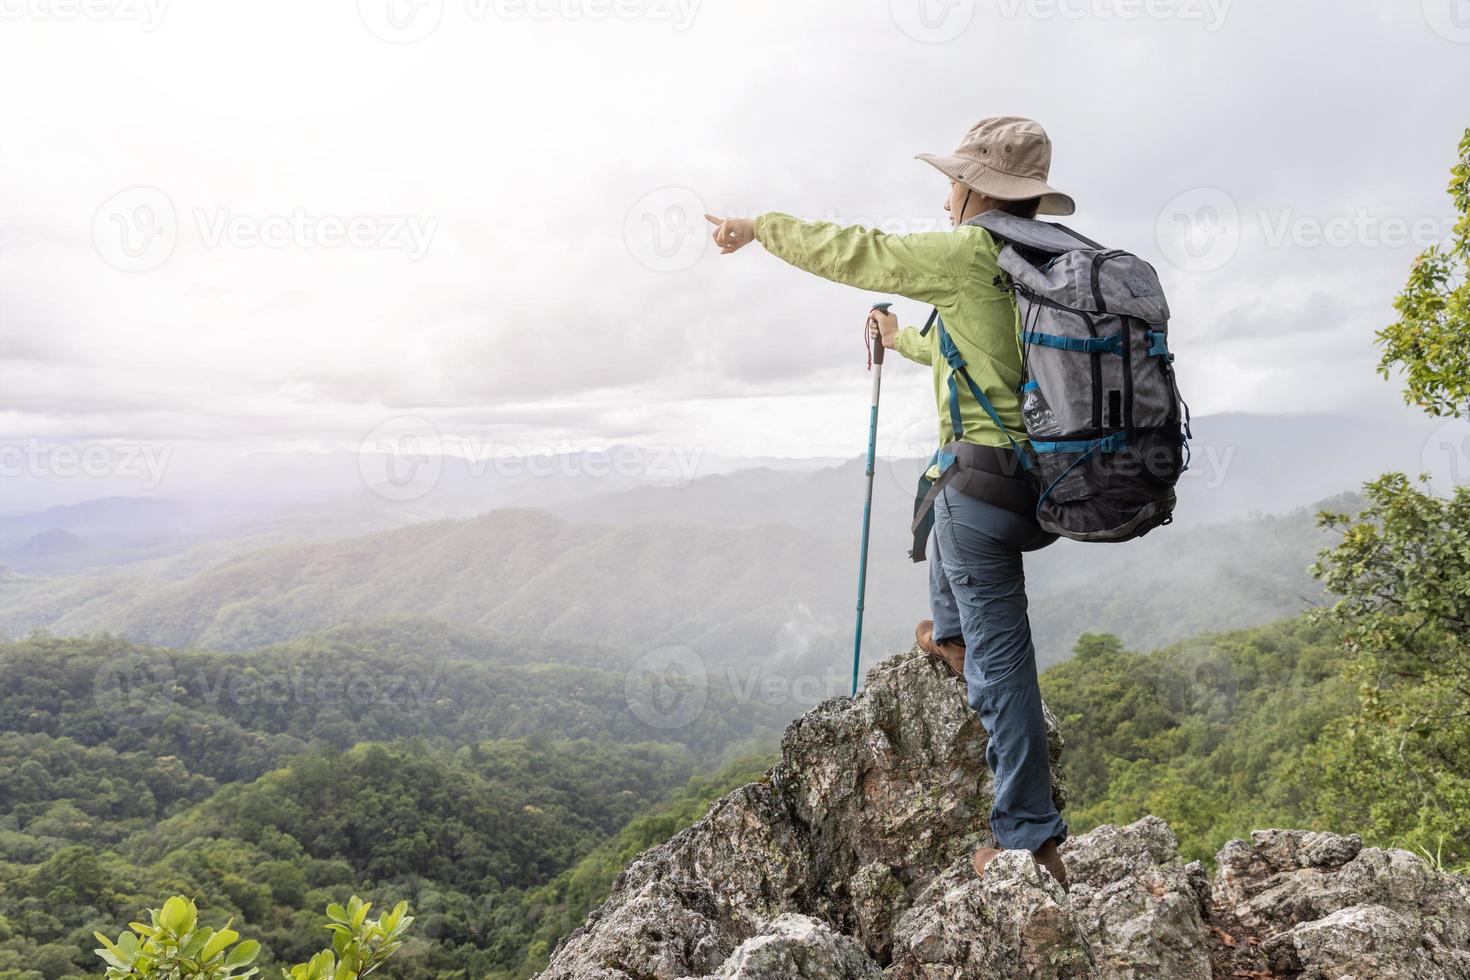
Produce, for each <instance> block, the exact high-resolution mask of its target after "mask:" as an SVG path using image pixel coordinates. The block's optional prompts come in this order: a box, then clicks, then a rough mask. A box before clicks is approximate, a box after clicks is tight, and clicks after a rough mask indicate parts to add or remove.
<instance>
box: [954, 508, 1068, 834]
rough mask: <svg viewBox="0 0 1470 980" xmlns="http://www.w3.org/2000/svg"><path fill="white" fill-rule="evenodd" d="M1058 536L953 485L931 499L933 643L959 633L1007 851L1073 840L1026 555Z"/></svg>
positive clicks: (994, 815)
mask: <svg viewBox="0 0 1470 980" xmlns="http://www.w3.org/2000/svg"><path fill="white" fill-rule="evenodd" d="M1055 540H1056V536H1055V535H1053V534H1048V533H1047V532H1045V531H1043V530H1042V529H1041V526H1040V525H1039V524H1037V523H1036V521H1035V520H1034V519H1033V518H1029V517H1023V516H1021V515H1019V514H1015V513H1012V512H1011V511H1008V510H1005V509H1004V508H1001V507H997V506H995V505H994V504H988V503H985V502H984V501H981V500H976V499H975V498H974V497H969V496H966V495H965V494H963V493H960V492H959V491H957V490H955V489H953V488H952V487H946V488H945V489H944V490H943V491H942V492H941V494H940V496H939V497H938V499H937V500H935V502H934V538H933V544H934V547H933V553H932V554H931V555H930V556H929V604H930V606H931V607H932V610H933V616H934V640H935V642H936V643H937V642H941V641H944V640H949V639H955V638H961V639H963V640H964V644H965V682H966V684H967V685H968V686H969V698H970V707H971V708H973V709H975V711H977V712H978V713H979V714H980V722H981V724H982V725H984V726H985V731H986V732H987V733H989V735H990V740H989V743H988V744H987V746H986V750H985V761H986V764H987V765H989V766H990V771H991V773H992V774H993V775H994V776H995V804H994V806H993V807H992V808H991V810H990V830H991V832H992V833H993V834H995V839H996V841H997V842H998V843H999V844H1000V846H1001V847H1003V848H1006V849H1008V850H1009V849H1013V848H1016V849H1019V848H1025V849H1026V850H1028V851H1035V850H1037V849H1038V848H1040V847H1041V846H1042V845H1043V844H1045V843H1046V841H1047V839H1048V838H1051V837H1055V838H1057V843H1061V842H1062V841H1064V840H1066V839H1067V824H1066V822H1065V821H1063V820H1062V817H1061V814H1059V813H1057V808H1056V806H1055V804H1053V802H1052V796H1051V760H1050V756H1049V754H1048V751H1047V743H1046V724H1045V721H1044V720H1043V717H1042V712H1041V688H1040V686H1039V685H1038V683H1037V677H1036V648H1035V647H1034V646H1033V645H1032V643H1031V622H1030V620H1028V619H1027V618H1026V575H1025V572H1024V571H1023V569H1022V567H1021V555H1022V553H1023V552H1026V551H1035V550H1037V549H1038V548H1044V547H1046V546H1047V545H1049V544H1051V543H1052V542H1053V541H1055Z"/></svg>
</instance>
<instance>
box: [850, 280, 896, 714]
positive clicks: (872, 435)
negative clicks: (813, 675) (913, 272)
mask: <svg viewBox="0 0 1470 980" xmlns="http://www.w3.org/2000/svg"><path fill="white" fill-rule="evenodd" d="M892 305H893V304H892V303H875V304H873V309H875V310H877V311H879V312H880V313H887V312H888V308H889V307H891V306H892ZM874 322H875V321H874V320H873V318H872V317H869V318H868V323H869V324H872V323H874ZM864 339H866V340H867V342H868V349H869V351H870V352H871V356H872V358H873V404H872V408H871V409H870V414H869V416H868V493H867V497H866V498H865V499H864V500H863V543H862V556H861V557H860V558H859V559H858V594H857V627H856V628H855V629H854V630H853V637H852V694H853V697H857V688H858V661H859V660H860V659H861V657H862V650H863V599H864V597H865V596H866V595H867V591H868V526H869V525H870V524H872V522H873V469H874V462H875V460H876V458H877V453H878V391H879V388H880V387H881V386H882V384H883V336H882V334H881V332H880V333H879V335H878V337H877V338H872V337H865V338H864ZM875 340H876V342H875Z"/></svg>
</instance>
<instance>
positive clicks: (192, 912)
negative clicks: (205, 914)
mask: <svg viewBox="0 0 1470 980" xmlns="http://www.w3.org/2000/svg"><path fill="white" fill-rule="evenodd" d="M198 914H199V913H198V910H197V909H195V907H194V903H193V902H191V901H189V900H188V899H187V898H181V897H179V896H178V895H175V896H174V897H173V898H170V899H169V900H168V901H166V902H164V903H163V910H162V911H161V912H160V913H159V916H158V922H159V924H160V925H162V926H163V927H164V928H165V929H168V930H169V931H170V932H173V933H175V934H176V935H182V934H184V933H186V932H188V931H189V930H190V929H192V928H194V921H195V919H196V918H197V917H198Z"/></svg>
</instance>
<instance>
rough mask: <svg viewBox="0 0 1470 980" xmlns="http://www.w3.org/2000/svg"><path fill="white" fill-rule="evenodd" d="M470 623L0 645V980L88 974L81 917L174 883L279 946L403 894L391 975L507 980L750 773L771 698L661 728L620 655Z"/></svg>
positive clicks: (116, 918) (294, 953)
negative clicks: (607, 661) (551, 653)
mask: <svg viewBox="0 0 1470 980" xmlns="http://www.w3.org/2000/svg"><path fill="white" fill-rule="evenodd" d="M414 638H417V639H418V641H420V642H417V643H416V642H414ZM482 639H483V638H482V637H480V636H479V635H477V634H475V633H474V632H473V631H469V632H466V631H461V630H458V629H457V628H452V627H443V626H439V625H435V624H430V623H426V622H422V621H411V622H410V621H396V622H391V623H387V624H383V625H381V626H378V627H372V628H369V627H353V628H343V629H339V630H332V631H328V632H327V633H325V634H322V635H320V636H314V637H308V638H304V639H302V640H299V641H295V642H293V643H291V644H288V645H284V646H279V647H271V648H267V649H263V650H259V651H254V652H251V653H249V654H214V653H205V652H199V651H172V650H162V649H158V648H151V647H142V646H138V645H135V644H131V643H127V642H125V641H123V640H120V639H118V638H115V637H107V636H102V637H94V638H90V639H61V638H56V637H50V636H45V635H38V636H35V637H32V638H31V639H28V640H26V641H22V642H19V643H13V644H9V645H5V646H3V647H0V672H3V676H4V677H5V678H6V681H5V684H4V685H3V688H0V732H3V733H0V977H3V978H5V980H20V978H25V980H54V978H57V977H64V976H73V975H96V974H97V972H98V970H99V969H100V964H99V963H98V961H97V960H96V958H95V957H94V956H93V954H92V952H91V950H92V948H93V947H94V946H95V942H94V941H93V939H92V933H93V931H94V930H99V931H101V932H103V933H106V934H109V935H116V934H117V932H118V931H119V929H120V927H121V926H123V925H125V924H126V923H127V922H128V921H129V920H130V918H135V917H136V916H138V915H139V913H140V910H141V909H142V908H144V907H147V906H150V905H152V904H155V903H156V902H158V901H161V899H162V897H164V896H167V895H170V894H178V895H182V896H186V897H188V898H191V899H193V900H194V901H196V902H197V903H198V905H199V907H200V909H201V910H202V911H207V912H209V913H210V914H211V915H215V914H216V913H218V915H215V917H217V918H223V917H228V916H233V917H235V920H236V926H237V927H245V928H248V930H249V934H250V935H251V936H253V937H255V938H258V939H260V940H262V941H263V943H264V947H263V958H262V962H263V963H264V964H266V965H268V966H269V965H271V964H277V963H287V962H295V961H297V960H300V959H303V958H305V957H307V956H309V955H310V954H311V952H312V951H314V950H315V949H316V948H317V947H318V946H320V945H321V942H320V936H318V935H317V934H316V933H317V931H318V929H319V927H315V926H312V925H311V923H313V922H314V921H315V918H316V914H315V913H314V912H307V911H303V910H309V909H310V910H314V909H319V908H321V907H322V906H324V905H325V904H327V903H329V902H333V901H345V900H346V898H347V896H348V895H350V894H354V893H356V894H363V895H372V896H373V897H374V899H375V901H377V902H378V903H379V904H380V905H382V904H384V903H388V904H391V903H392V902H396V901H398V900H401V899H406V900H408V901H409V902H410V904H411V905H412V907H413V908H414V912H415V915H416V917H417V922H416V923H415V926H414V930H413V932H414V934H413V936H412V938H411V940H410V941H409V943H408V944H407V945H406V946H405V948H404V949H403V950H402V951H401V952H399V953H398V955H397V956H396V957H395V959H394V965H393V970H394V975H397V976H403V977H422V978H429V977H450V976H461V975H463V976H474V977H486V976H505V977H512V976H525V975H528V974H529V972H530V970H531V968H532V967H534V966H535V965H536V963H537V957H538V956H541V955H544V952H545V951H546V950H547V949H548V948H549V946H550V945H551V944H554V942H555V940H556V938H557V937H558V936H560V935H561V934H562V932H563V931H565V930H566V929H569V928H571V927H572V925H574V924H575V923H577V922H580V921H581V919H582V918H583V917H584V916H585V914H586V912H587V910H588V909H589V908H590V905H591V904H595V902H596V901H597V900H599V899H600V896H601V895H602V894H604V893H605V890H606V888H607V887H608V885H609V884H610V882H611V879H612V877H613V876H614V875H615V874H616V871H617V870H618V869H619V868H620V867H621V865H622V862H624V861H625V860H626V859H627V858H628V857H629V856H630V855H631V854H632V853H636V852H637V851H638V850H641V849H642V848H643V847H645V846H647V845H648V844H649V843H652V842H653V841H654V840H655V839H657V838H659V837H660V836H661V835H662V836H667V835H668V834H671V833H672V832H673V831H674V830H675V829H677V828H678V827H680V826H683V825H684V824H687V823H688V822H690V821H692V820H693V819H695V818H696V817H697V816H698V815H699V812H700V811H701V810H702V808H703V807H704V806H706V805H707V804H708V802H709V801H710V800H711V799H713V798H714V797H715V796H717V795H719V794H720V793H722V792H723V791H725V790H727V789H729V788H730V787H731V786H732V785H734V784H736V783H738V782H741V781H745V780H746V779H748V778H753V776H754V775H756V774H758V771H759V770H760V769H761V768H763V763H759V762H748V761H746V762H740V761H736V762H734V763H732V764H731V765H730V766H728V767H726V768H724V769H722V770H721V769H720V764H721V760H723V759H727V758H732V757H739V756H740V753H741V752H742V751H745V750H749V749H750V748H751V747H754V746H762V745H764V746H769V745H770V744H772V740H773V738H774V735H775V733H776V732H777V731H778V730H779V728H780V727H781V725H782V724H784V722H785V721H786V720H787V715H788V714H789V713H790V712H791V710H792V709H791V708H790V706H789V705H784V704H780V703H776V702H769V701H762V700H760V699H754V700H751V699H749V698H746V697H741V696H740V694H739V692H737V691H724V692H721V691H720V690H718V689H717V688H716V687H714V686H713V685H712V686H711V689H710V691H709V692H708V693H707V694H706V696H705V698H704V700H703V702H702V709H701V711H700V713H699V714H698V716H697V719H695V721H697V723H691V724H687V725H682V726H679V727H677V728H663V727H660V726H659V725H657V724H652V725H651V724H649V723H648V721H647V720H645V719H643V718H640V717H639V716H638V712H636V711H633V710H631V709H630V701H629V693H628V689H627V686H626V680H627V675H626V673H625V672H618V673H613V672H608V671H598V670H594V669H590V668H587V667H576V666H570V665H550V664H527V663H523V662H519V661H517V660H515V659H513V658H512V656H511V654H510V652H509V651H503V653H502V654H497V653H496V652H495V651H494V650H491V649H487V648H486V647H485V645H484V644H483V642H482ZM676 683H677V682H676ZM654 720H655V722H656V721H657V718H655V719H654ZM681 740H682V741H681ZM742 747H744V749H743V748H742ZM716 770H719V774H718V775H716V776H714V777H706V776H704V775H701V774H704V773H709V772H714V771H716Z"/></svg>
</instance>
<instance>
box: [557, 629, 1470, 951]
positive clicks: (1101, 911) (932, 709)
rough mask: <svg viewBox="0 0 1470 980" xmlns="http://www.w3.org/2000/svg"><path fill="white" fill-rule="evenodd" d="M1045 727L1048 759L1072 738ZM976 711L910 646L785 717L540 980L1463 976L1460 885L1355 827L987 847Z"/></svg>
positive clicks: (1117, 835) (1148, 824)
mask: <svg viewBox="0 0 1470 980" xmlns="http://www.w3.org/2000/svg"><path fill="white" fill-rule="evenodd" d="M1047 721H1048V725H1049V726H1050V729H1051V735H1052V739H1051V749H1052V766H1053V770H1054V773H1055V774H1056V776H1057V778H1056V786H1057V797H1058V800H1057V802H1058V804H1059V805H1063V804H1064V803H1065V785H1064V783H1063V781H1062V780H1061V778H1060V773H1059V772H1057V771H1056V768H1057V763H1058V760H1059V758H1060V755H1061V751H1062V738H1061V735H1060V733H1059V732H1058V731H1057V729H1056V723H1055V719H1054V718H1052V717H1051V716H1050V715H1048V718H1047ZM985 741H986V735H985V731H984V729H983V728H982V727H981V726H980V723H979V719H978V717H977V716H976V715H975V714H974V712H972V711H971V710H970V709H969V706H968V705H967V704H966V702H965V698H964V690H963V683H962V682H961V681H960V680H959V679H958V678H955V677H953V676H952V675H950V674H949V673H948V671H947V670H946V669H945V668H943V667H942V666H940V665H939V664H938V663H937V662H935V661H933V660H932V659H931V658H929V657H928V656H927V655H926V654H923V653H921V652H919V651H917V650H913V651H910V652H909V653H906V654H902V655H900V656H897V657H892V658H890V659H888V660H886V661H884V662H882V663H881V664H879V665H878V666H876V667H874V668H873V669H872V670H871V671H870V672H869V673H868V676H867V685H866V688H865V689H864V690H863V691H862V693H860V694H859V695H858V696H857V697H856V698H834V699H831V700H829V701H826V702H824V703H822V704H821V705H819V706H817V707H816V708H814V709H813V710H812V711H810V712H808V713H807V714H806V715H804V716H803V717H801V718H799V719H797V720H796V721H795V722H793V723H792V724H791V726H790V727H789V728H788V729H787V731H786V734H785V736H784V738H783V739H782V745H781V761H780V762H779V763H777V764H776V766H774V767H773V768H772V769H771V771H770V773H769V774H768V775H767V776H766V778H764V779H763V780H761V781H760V782H756V783H751V784H749V785H746V786H743V787H741V788H740V789H738V790H736V791H734V792H733V793H730V794H729V795H728V796H726V797H724V798H723V799H721V800H719V801H718V802H716V803H715V804H714V805H713V806H712V807H711V808H710V810H709V812H708V813H707V814H706V815H705V817H704V818H703V819H701V820H700V821H699V822H698V823H696V824H694V825H693V826H691V827H689V828H687V829H686V830H684V831H682V832H681V833H680V834H678V835H677V836H676V837H674V838H673V839H672V840H670V841H668V842H667V843H665V844H662V845H660V846H658V847H655V848H652V849H650V850H649V851H647V852H645V853H644V854H643V855H641V856H640V857H639V858H638V859H637V860H635V861H634V862H633V864H632V865H630V866H629V867H628V868H627V869H626V870H625V871H624V872H623V874H622V875H620V876H619V878H618V880H617V881H616V883H615V884H614V886H613V890H612V894H611V896H610V897H609V899H608V900H607V902H606V903H605V904H604V905H602V906H601V907H600V908H599V909H597V910H596V911H594V912H593V913H592V915H591V916H589V917H588V920H587V922H586V923H585V924H584V925H583V926H581V927H580V928H579V929H577V930H576V931H575V932H573V933H572V934H571V935H569V936H567V937H566V938H565V939H563V940H562V941H561V943H559V944H558V946H557V948H556V950H555V952H554V953H553V955H552V957H551V962H550V965H549V966H548V967H547V969H546V970H545V971H543V972H542V973H541V974H540V975H539V976H540V977H541V978H542V980H716V978H718V980H794V978H806V980H827V978H831V980H839V978H842V980H941V978H943V980H952V978H976V980H980V978H985V980H992V978H1023V977H1024V978H1042V980H1050V978H1070V977H1102V978H1119V980H1123V978H1127V980H1145V978H1160V980H1209V978H1227V977H1228V978H1255V980H1267V978H1273V977H1281V978H1301V980H1329V978H1341V980H1349V978H1352V980H1397V978H1403V980H1410V978H1412V980H1450V978H1460V980H1470V882H1467V881H1466V879H1464V878H1462V877H1460V876H1457V875H1453V874H1445V873H1441V872H1438V871H1436V870H1434V869H1432V868H1431V867H1430V866H1429V865H1427V864H1426V863H1425V862H1424V861H1422V860H1420V859H1419V858H1418V857H1416V856H1415V855H1413V854H1410V853H1409V852H1407V851H1399V850H1381V849H1377V848H1364V847H1363V846H1362V843H1361V841H1360V840H1359V839H1358V838H1357V837H1356V836H1341V835H1337V834H1328V833H1317V832H1310V831H1301V830H1263V831H1257V832H1255V833H1254V834H1252V835H1251V839H1250V840H1249V841H1244V840H1235V841H1231V842H1230V843H1229V844H1227V845H1226V846H1225V848H1224V849H1223V850H1222V851H1220V853H1219V855H1218V858H1217V861H1216V864H1217V868H1218V870H1217V871H1216V873H1215V874H1214V876H1213V877H1211V876H1210V875H1209V874H1207V872H1206V871H1205V868H1204V866H1203V865H1201V864H1200V863H1199V862H1191V863H1188V864H1186V863H1185V862H1184V861H1183V860H1182V859H1181V858H1180V855H1179V848H1178V842H1177V840H1176V838H1175V836H1174V834H1173V832H1172V831H1171V830H1170V829H1169V827H1168V825H1167V824H1165V823H1164V822H1163V821H1162V820H1160V819H1158V818H1156V817H1151V816H1150V817H1144V818H1143V819H1141V820H1139V821H1138V822H1136V823H1133V824H1130V825H1129V826H1126V827H1114V826H1103V827H1098V828H1097V829H1095V830H1093V831H1091V832H1090V833H1086V834H1082V835H1079V836H1076V837H1073V838H1072V839H1071V840H1069V841H1068V842H1067V843H1066V844H1065V845H1064V846H1063V848H1062V853H1063V855H1064V856H1065V858H1066V861H1067V865H1068V870H1069V872H1070V875H1071V879H1072V886H1071V890H1070V891H1069V892H1064V891H1063V890H1062V889H1061V887H1060V886H1058V885H1057V884H1056V882H1055V881H1053V880H1052V878H1051V877H1050V876H1049V875H1047V874H1046V873H1045V872H1044V871H1042V870H1041V869H1040V868H1038V867H1037V866H1036V864H1035V863H1034V862H1033V861H1032V860H1031V857H1030V855H1029V854H1026V853H1024V852H1019V851H1012V852H1007V853H1005V854H1002V855H1001V856H1000V857H999V858H997V859H996V860H995V861H994V862H993V863H992V864H991V865H990V866H989V868H988V869H987V870H986V873H985V876H984V877H983V878H981V877H977V876H976V875H975V872H974V870H973V869H972V868H971V866H970V853H971V852H972V851H973V849H974V848H975V847H977V846H980V845H982V844H991V845H993V844H994V841H993V839H991V837H990V834H989V830H988V821H987V816H988V813H989V809H990V803H991V780H990V774H989V772H988V771H987V769H986V767H985Z"/></svg>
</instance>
